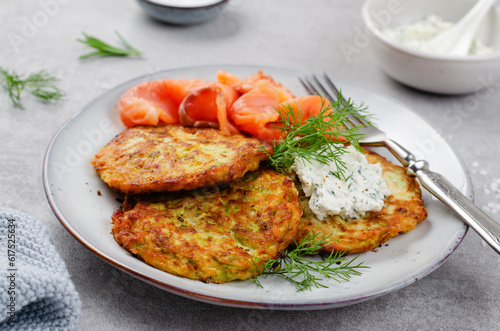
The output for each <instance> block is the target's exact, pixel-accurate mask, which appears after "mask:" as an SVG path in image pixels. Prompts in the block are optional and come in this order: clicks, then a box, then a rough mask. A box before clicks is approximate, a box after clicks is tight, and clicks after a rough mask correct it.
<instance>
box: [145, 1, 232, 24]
mask: <svg viewBox="0 0 500 331" xmlns="http://www.w3.org/2000/svg"><path fill="white" fill-rule="evenodd" d="M137 1H138V2H139V5H140V6H141V8H142V9H144V11H145V12H146V13H147V14H148V15H149V16H151V17H152V18H154V19H156V20H159V21H162V22H165V23H169V24H176V25H189V24H198V23H201V22H204V21H208V20H210V19H212V18H214V17H215V16H216V15H218V14H219V13H220V12H221V11H222V10H223V9H224V8H225V7H226V5H227V4H228V2H229V0H199V1H195V0H190V1H182V0H137Z"/></svg>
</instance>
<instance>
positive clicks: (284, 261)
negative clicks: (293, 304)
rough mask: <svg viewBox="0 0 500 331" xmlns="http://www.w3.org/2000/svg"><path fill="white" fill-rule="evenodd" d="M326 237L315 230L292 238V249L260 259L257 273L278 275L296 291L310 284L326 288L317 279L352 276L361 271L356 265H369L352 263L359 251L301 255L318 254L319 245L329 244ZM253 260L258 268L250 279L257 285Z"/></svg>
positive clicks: (348, 277)
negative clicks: (317, 257)
mask: <svg viewBox="0 0 500 331" xmlns="http://www.w3.org/2000/svg"><path fill="white" fill-rule="evenodd" d="M329 237H330V236H326V237H325V235H324V234H323V235H322V236H321V237H319V233H311V232H310V233H308V234H307V235H306V236H305V237H304V238H303V239H302V241H301V242H300V244H297V243H296V242H295V248H294V249H292V250H290V251H288V250H285V251H284V252H282V254H280V256H279V257H278V258H276V259H264V260H263V261H265V263H264V267H263V271H262V273H261V274H262V275H266V276H279V277H282V278H284V279H286V280H288V281H290V282H292V283H293V284H294V285H295V286H296V287H297V291H304V290H311V289H312V287H313V286H314V287H316V288H320V287H322V288H327V287H328V286H326V285H325V284H323V283H321V281H323V280H324V279H332V280H335V281H337V282H341V281H349V280H350V278H351V277H352V276H360V275H361V272H360V271H359V270H358V269H363V268H369V267H367V266H363V265H362V264H363V263H362V262H361V263H358V264H357V265H354V261H355V260H356V258H357V257H358V256H359V255H358V256H356V257H354V258H352V259H351V260H348V259H347V258H346V257H345V256H343V255H344V254H343V253H339V252H332V253H330V255H328V256H327V257H325V258H323V259H321V260H319V261H317V260H312V259H308V258H306V257H304V256H305V255H315V254H318V252H319V251H320V250H321V249H322V248H323V247H325V246H328V245H329V240H328V238H329ZM258 260H262V259H258ZM254 264H255V268H256V270H257V271H258V272H256V274H255V275H254V277H252V278H250V279H251V281H252V282H254V283H256V284H257V285H258V286H260V287H263V286H262V284H261V283H260V281H259V280H258V273H259V271H260V270H262V269H259V267H258V266H257V264H256V263H255V261H254ZM261 268H262V267H261Z"/></svg>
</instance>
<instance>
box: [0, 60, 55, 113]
mask: <svg viewBox="0 0 500 331" xmlns="http://www.w3.org/2000/svg"><path fill="white" fill-rule="evenodd" d="M56 81H57V79H56V78H55V77H53V76H51V75H50V74H49V73H48V72H46V71H45V70H41V71H39V72H36V73H34V74H31V75H28V76H27V77H22V76H20V75H18V74H17V73H16V72H15V71H11V72H8V71H7V70H5V69H4V68H2V67H0V85H2V86H3V87H4V88H5V89H6V90H7V92H8V93H9V97H10V100H11V101H12V103H13V104H14V106H16V107H19V108H23V105H22V102H21V94H22V92H23V91H24V90H27V91H28V92H29V93H31V94H32V95H34V96H36V97H38V98H40V99H42V100H44V101H57V100H60V99H61V98H62V97H63V96H64V93H63V92H62V90H61V89H59V88H58V87H57V86H56V85H55V83H56Z"/></svg>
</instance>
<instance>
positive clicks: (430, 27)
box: [382, 15, 493, 55]
mask: <svg viewBox="0 0 500 331" xmlns="http://www.w3.org/2000/svg"><path fill="white" fill-rule="evenodd" d="M453 25H454V24H453V23H452V22H445V21H443V20H442V19H441V18H440V17H438V16H436V15H429V16H428V17H426V18H425V19H423V20H421V21H418V22H415V23H413V24H403V25H398V26H394V27H390V28H385V29H384V30H382V33H384V34H385V35H386V36H387V37H388V38H389V39H391V40H393V41H395V42H397V43H399V44H401V45H404V46H407V47H410V48H413V49H419V50H422V48H423V45H424V44H425V43H426V42H428V41H429V40H431V39H432V38H434V37H436V36H437V35H438V34H440V33H443V32H445V31H446V30H449V29H451V28H452V27H453ZM492 53H493V49H492V48H490V47H488V46H486V45H485V44H484V43H483V42H481V41H480V40H479V39H474V40H473V42H472V45H471V48H470V50H469V55H486V54H492Z"/></svg>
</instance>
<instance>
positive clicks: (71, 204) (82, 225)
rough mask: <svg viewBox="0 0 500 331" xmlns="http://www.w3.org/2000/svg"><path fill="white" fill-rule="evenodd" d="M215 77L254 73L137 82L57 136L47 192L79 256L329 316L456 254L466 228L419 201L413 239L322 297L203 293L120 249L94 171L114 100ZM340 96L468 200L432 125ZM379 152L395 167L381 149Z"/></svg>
mask: <svg viewBox="0 0 500 331" xmlns="http://www.w3.org/2000/svg"><path fill="white" fill-rule="evenodd" d="M219 69H223V70H226V71H228V72H230V73H232V74H235V75H237V76H240V77H247V76H250V75H254V74H255V73H256V72H257V70H258V69H260V68H257V67H250V66H217V67H215V66H208V67H191V68H183V69H175V70H169V71H164V72H159V73H156V74H153V75H147V76H143V77H139V78H137V79H134V80H131V81H129V82H127V83H124V84H122V85H120V86H118V87H116V88H114V89H112V90H110V91H108V92H107V93H105V94H104V95H102V96H100V97H99V98H97V99H96V100H94V101H92V102H91V103H90V104H88V105H87V106H86V107H84V108H83V109H82V110H81V111H80V112H79V113H78V114H76V115H75V116H74V117H73V118H71V119H70V120H69V121H68V122H67V123H66V124H64V125H63V126H62V128H61V129H60V130H59V132H58V133H57V134H56V135H55V137H54V138H53V140H52V142H51V143H50V146H49V147H48V150H47V154H46V157H45V161H44V169H43V180H44V187H45V192H46V195H47V199H48V201H49V203H50V206H51V207H52V209H53V211H54V213H55V215H56V216H57V217H58V219H59V221H60V222H61V224H62V225H63V226H64V227H65V228H66V229H67V230H68V231H69V232H70V233H71V234H72V235H73V236H74V237H75V238H76V239H77V240H78V241H80V242H81V243H82V244H83V245H84V246H85V247H87V248H88V249H90V250H91V251H92V252H94V253H95V254H97V255H98V256H99V257H101V258H103V259H104V260H105V261H107V262H109V263H111V264H112V265H114V266H115V267H117V268H119V269H121V270H123V271H125V272H128V273H129V274H131V275H133V276H136V277H138V278H140V279H142V280H144V281H146V282H148V283H151V284H153V285H156V286H158V287H160V288H163V289H165V290H167V291H170V292H173V293H176V294H179V295H182V296H186V297H190V298H193V299H197V300H201V301H204V302H210V303H215V304H221V305H227V306H236V307H251V308H273V309H323V308H332V307H339V306H344V305H349V304H353V303H357V302H361V301H365V300H369V299H372V298H375V297H378V296H381V295H384V294H388V293H390V292H392V291H395V290H397V289H400V288H402V287H405V286H407V285H409V284H411V283H413V282H414V281H416V280H417V279H419V278H422V277H424V276H426V275H427V274H429V273H430V272H432V271H433V270H435V269H436V268H437V267H439V266H440V265H441V264H442V263H443V262H444V261H445V260H446V259H447V258H448V257H449V256H450V255H451V254H452V253H453V251H454V250H455V249H456V248H457V247H458V245H459V244H460V242H461V241H462V239H463V237H464V235H465V234H466V232H467V229H468V227H467V226H466V225H464V223H462V222H461V221H460V220H459V219H458V218H457V217H455V216H454V214H453V213H452V212H450V211H449V210H448V209H447V208H446V207H445V206H444V205H442V204H441V203H440V202H439V201H438V200H436V199H434V198H433V197H432V196H431V195H430V194H428V193H427V192H424V197H423V198H424V201H425V207H426V208H427V209H428V212H429V217H428V219H427V220H425V221H424V222H422V223H421V224H419V225H418V226H417V228H416V229H415V230H414V231H412V232H410V233H407V234H404V235H400V236H398V237H396V238H393V239H391V240H390V241H388V245H387V246H386V245H384V246H382V247H380V248H379V249H378V250H377V251H376V252H367V253H364V254H361V256H360V257H359V258H358V259H359V260H360V261H362V262H364V264H365V265H367V266H369V267H370V269H367V270H364V271H363V274H362V276H359V277H354V278H352V280H351V281H350V282H341V283H337V282H335V281H325V282H324V284H326V285H327V286H328V288H320V289H317V288H314V289H312V290H311V291H303V292H297V291H296V289H295V288H294V287H293V285H291V284H290V283H288V282H287V281H285V280H283V279H281V278H278V277H267V278H265V279H264V278H263V279H261V283H262V284H263V285H264V288H259V287H257V286H256V285H255V284H252V283H251V282H250V281H236V282H230V283H228V284H222V285H217V284H205V283H203V282H199V281H193V280H189V279H186V278H181V277H177V276H173V275H170V274H168V273H166V272H163V271H160V270H157V269H155V268H153V267H150V266H149V265H147V264H145V263H143V262H141V261H140V260H139V259H137V258H135V257H133V256H132V255H131V254H129V253H128V252H127V251H125V250H124V249H122V248H121V247H120V246H119V245H118V244H117V243H116V242H115V240H114V239H113V236H112V235H111V214H112V213H113V211H114V210H115V209H116V208H118V207H119V206H120V203H119V202H118V201H117V200H116V199H117V198H119V195H118V194H117V193H115V192H113V191H112V190H111V189H109V188H108V187H107V185H106V184H105V183H103V182H102V181H101V180H100V178H99V176H98V175H97V174H96V173H95V171H94V169H93V167H92V166H91V165H90V159H91V157H92V156H93V155H94V154H95V153H96V152H97V150H98V149H99V148H100V147H101V146H103V145H105V144H106V143H107V142H108V141H110V140H111V139H112V138H113V137H114V136H115V135H116V134H118V133H119V132H121V131H122V130H124V129H125V127H124V125H123V124H122V123H121V121H120V119H119V116H118V114H117V112H116V103H117V100H118V98H119V97H120V95H121V94H122V93H124V92H125V91H126V90H127V89H128V88H129V87H130V86H132V85H135V84H138V83H140V82H142V81H145V80H153V79H159V78H203V79H206V80H212V81H213V80H215V74H216V72H217V70H219ZM263 69H264V72H265V73H267V74H270V75H271V76H273V77H274V78H275V79H276V80H277V81H279V82H282V83H283V84H284V85H285V86H287V87H288V88H289V89H291V90H292V92H294V93H295V94H296V95H303V94H305V93H304V91H303V90H302V88H301V87H300V85H299V83H298V80H297V77H299V75H301V74H302V73H300V72H294V71H290V70H284V69H277V68H263ZM339 86H341V88H342V90H343V92H344V94H345V95H347V96H349V97H351V98H353V99H354V100H355V101H356V102H361V101H362V102H364V103H365V104H366V105H368V106H369V110H370V112H372V113H374V114H376V117H377V118H378V120H377V122H378V124H379V126H380V127H381V128H382V129H383V130H385V131H386V132H387V133H388V134H389V136H390V137H392V138H393V139H395V140H397V141H398V142H400V143H401V144H402V145H403V146H405V147H407V148H408V149H409V150H411V151H413V152H414V153H415V154H417V155H418V156H420V157H425V158H426V159H427V160H428V161H429V163H430V165H431V169H432V170H434V171H437V172H440V173H442V174H444V175H445V176H446V177H447V178H448V179H449V180H450V181H451V183H453V184H454V185H455V186H456V187H457V188H459V189H460V191H461V192H462V193H464V194H465V195H467V196H469V197H472V186H471V184H470V180H469V177H468V175H467V172H466V170H465V169H464V167H463V165H462V163H461V162H460V160H459V159H458V158H457V155H456V154H455V153H454V152H453V150H452V149H451V148H450V146H449V145H447V144H446V142H444V140H442V139H441V138H440V136H439V134H438V133H437V132H436V131H435V130H434V129H433V128H432V127H431V126H430V125H429V124H427V123H426V122H425V121H423V120H422V119H420V118H419V117H418V116H417V115H415V114H414V113H413V112H412V111H410V110H409V109H408V108H407V107H406V106H404V105H402V104H400V103H397V102H396V101H394V100H388V99H386V98H383V97H381V96H378V95H375V94H373V93H370V92H368V91H366V90H363V89H360V88H357V87H356V86H354V85H351V84H348V83H345V82H339ZM410 128H414V129H410ZM376 151H377V152H379V153H380V154H382V155H384V156H386V157H388V158H389V159H391V160H393V162H395V163H396V162H397V161H395V159H393V158H392V156H391V155H390V154H388V153H387V151H385V150H384V149H377V150H376ZM98 193H101V194H98ZM261 278H262V277H261Z"/></svg>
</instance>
